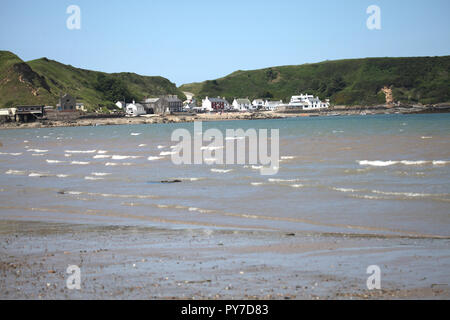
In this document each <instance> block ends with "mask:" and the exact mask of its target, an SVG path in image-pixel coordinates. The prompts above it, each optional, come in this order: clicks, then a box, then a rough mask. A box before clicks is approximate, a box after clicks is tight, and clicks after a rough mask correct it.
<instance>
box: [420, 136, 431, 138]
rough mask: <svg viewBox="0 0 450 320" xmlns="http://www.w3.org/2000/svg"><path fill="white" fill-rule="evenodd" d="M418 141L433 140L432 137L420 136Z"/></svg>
mask: <svg viewBox="0 0 450 320" xmlns="http://www.w3.org/2000/svg"><path fill="white" fill-rule="evenodd" d="M420 139H433V137H427V136H422V137H420Z"/></svg>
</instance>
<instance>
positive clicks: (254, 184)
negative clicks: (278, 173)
mask: <svg viewBox="0 0 450 320" xmlns="http://www.w3.org/2000/svg"><path fill="white" fill-rule="evenodd" d="M250 184H251V185H252V186H255V187H256V186H261V185H263V184H264V183H262V182H252V183H250Z"/></svg>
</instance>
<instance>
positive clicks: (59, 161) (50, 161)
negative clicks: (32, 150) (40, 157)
mask: <svg viewBox="0 0 450 320" xmlns="http://www.w3.org/2000/svg"><path fill="white" fill-rule="evenodd" d="M45 161H47V163H63V162H65V161H61V160H48V159H47V160H45Z"/></svg>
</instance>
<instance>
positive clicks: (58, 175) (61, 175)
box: [56, 174, 70, 178]
mask: <svg viewBox="0 0 450 320" xmlns="http://www.w3.org/2000/svg"><path fill="white" fill-rule="evenodd" d="M56 176H57V177H58V178H67V177H69V176H70V175H68V174H57V175H56Z"/></svg>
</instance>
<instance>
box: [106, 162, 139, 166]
mask: <svg viewBox="0 0 450 320" xmlns="http://www.w3.org/2000/svg"><path fill="white" fill-rule="evenodd" d="M132 165H133V164H132V163H131V162H123V163H118V162H107V163H105V166H132Z"/></svg>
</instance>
